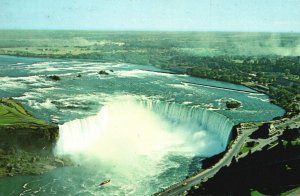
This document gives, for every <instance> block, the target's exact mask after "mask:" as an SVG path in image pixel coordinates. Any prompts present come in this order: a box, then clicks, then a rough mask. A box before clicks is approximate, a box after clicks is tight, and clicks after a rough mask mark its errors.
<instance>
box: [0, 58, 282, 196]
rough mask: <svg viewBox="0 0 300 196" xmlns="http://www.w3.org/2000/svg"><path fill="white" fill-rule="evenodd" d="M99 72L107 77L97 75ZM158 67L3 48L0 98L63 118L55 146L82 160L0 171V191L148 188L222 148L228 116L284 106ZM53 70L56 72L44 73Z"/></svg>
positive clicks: (251, 115) (141, 191) (231, 120)
mask: <svg viewBox="0 0 300 196" xmlns="http://www.w3.org/2000/svg"><path fill="white" fill-rule="evenodd" d="M100 70H106V71H107V72H108V73H109V75H99V74H97V72H98V71H100ZM154 71H155V72H154ZM157 71H161V70H160V69H158V68H155V67H151V66H143V65H130V64H114V63H97V62H81V61H62V60H52V59H35V58H20V57H7V56H0V84H1V88H0V96H2V97H14V98H15V99H17V100H19V101H20V102H22V103H23V104H24V105H25V106H26V107H27V108H28V109H29V110H30V111H32V112H33V113H34V114H35V115H37V116H38V117H40V118H43V119H46V120H50V121H54V122H57V123H59V124H60V139H59V141H58V143H57V146H56V148H55V149H54V151H55V153H57V154H69V155H71V156H72V158H73V159H74V161H76V162H78V164H80V166H79V167H71V168H60V169H56V170H54V171H51V172H49V173H47V174H43V175H41V176H17V177H12V178H8V177H3V178H0V188H1V191H2V192H3V193H4V194H5V195H7V194H13V195H14V194H20V193H23V195H31V194H37V195H62V194H63V195H68V194H69V195H76V194H77V195H149V194H151V193H154V192H156V191H158V190H159V189H160V188H163V187H166V186H169V185H171V184H173V183H175V182H177V181H179V180H180V179H183V178H184V176H186V175H188V174H191V173H192V172H194V171H195V170H197V169H198V168H199V167H200V160H201V159H202V157H207V156H211V155H213V154H216V153H218V152H221V151H222V150H224V148H225V146H226V143H227V140H228V137H229V135H230V129H231V127H232V126H233V124H236V123H239V122H243V121H264V120H270V119H272V118H274V117H275V116H279V115H282V114H283V112H284V111H283V110H282V109H281V108H279V107H277V106H275V105H273V104H270V103H269V101H268V97H267V96H265V95H259V94H256V93H255V92H254V93H251V94H249V93H241V92H233V91H228V90H221V89H214V88H207V87H200V86H191V85H186V84H183V83H182V82H194V83H201V84H207V85H214V86H220V87H227V88H234V89H239V90H249V89H248V88H246V87H243V86H239V85H234V84H229V83H223V82H217V81H212V80H206V79H200V78H193V77H189V76H186V75H172V74H167V73H158V72H157ZM54 74H55V75H58V76H60V77H61V79H62V80H61V81H57V82H55V81H52V80H50V79H48V78H47V77H46V76H48V75H54ZM78 74H81V76H82V77H77V76H78ZM226 100H237V101H240V102H241V103H242V107H241V108H239V109H236V110H225V101H226ZM106 179H111V183H110V184H109V185H108V186H105V187H99V186H97V185H98V184H99V182H101V181H103V180H106ZM24 184H26V186H23V185H24ZM2 189H3V190H2Z"/></svg>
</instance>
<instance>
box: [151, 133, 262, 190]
mask: <svg viewBox="0 0 300 196" xmlns="http://www.w3.org/2000/svg"><path fill="white" fill-rule="evenodd" d="M255 130H257V129H256V128H253V129H243V131H242V134H240V135H239V136H238V137H237V138H236V139H235V141H234V142H233V144H232V146H231V148H230V149H229V150H228V151H227V152H226V154H225V155H224V157H223V158H222V159H221V160H220V161H219V162H218V163H216V164H215V165H214V166H212V167H211V168H209V169H206V170H204V171H203V172H201V173H199V174H197V175H195V176H192V177H190V178H188V179H186V180H184V181H182V182H180V183H177V184H175V185H172V186H171V187H169V188H167V189H166V190H164V191H163V192H161V193H159V194H157V195H160V196H164V195H168V196H169V195H170V196H175V195H180V194H181V193H183V192H184V191H186V190H189V189H190V188H191V187H193V186H195V185H199V184H200V183H201V182H204V181H206V180H207V179H209V178H211V177H213V176H214V175H215V174H216V173H217V172H218V171H219V170H220V169H221V168H222V167H224V166H225V165H230V163H231V161H232V158H233V157H235V156H237V155H238V153H239V152H240V149H241V147H242V145H243V144H244V142H245V140H246V139H247V138H248V136H249V135H250V134H251V133H252V132H254V131H255Z"/></svg>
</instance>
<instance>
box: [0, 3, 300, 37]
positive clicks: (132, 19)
mask: <svg viewBox="0 0 300 196" xmlns="http://www.w3.org/2000/svg"><path fill="white" fill-rule="evenodd" d="M0 29H91V30H154V31H157V30H161V31H272V32H292V31H293V32H300V0H0Z"/></svg>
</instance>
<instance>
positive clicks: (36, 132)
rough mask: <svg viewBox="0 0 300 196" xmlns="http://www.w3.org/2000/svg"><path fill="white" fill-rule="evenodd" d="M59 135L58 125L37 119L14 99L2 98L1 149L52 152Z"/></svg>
mask: <svg viewBox="0 0 300 196" xmlns="http://www.w3.org/2000/svg"><path fill="white" fill-rule="evenodd" d="M58 134H59V128H58V126H57V125H55V124H51V123H48V122H46V121H43V120H40V119H37V118H35V117H34V116H32V115H31V114H30V112H28V111H27V110H26V109H25V108H24V107H23V106H22V105H21V104H19V103H18V102H16V101H15V100H13V99H4V98H0V148H2V149H7V148H11V147H13V148H20V149H23V150H27V151H39V150H42V149H43V150H45V149H48V150H50V149H51V148H52V145H53V144H54V143H55V141H56V139H57V138H58Z"/></svg>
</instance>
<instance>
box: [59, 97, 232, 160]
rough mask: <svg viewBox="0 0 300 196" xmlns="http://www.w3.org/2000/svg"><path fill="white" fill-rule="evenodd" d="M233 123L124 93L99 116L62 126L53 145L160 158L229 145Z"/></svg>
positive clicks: (200, 110)
mask: <svg viewBox="0 0 300 196" xmlns="http://www.w3.org/2000/svg"><path fill="white" fill-rule="evenodd" d="M232 127H233V122H232V121H230V120H229V119H228V118H227V117H225V116H223V115H221V114H219V113H216V112H213V111H209V110H206V109H203V108H199V107H190V106H186V105H181V104H178V103H174V102H172V103H169V102H164V101H159V100H149V99H136V98H134V99H132V98H130V99H128V98H126V99H125V100H124V99H120V100H116V101H113V102H111V103H108V104H107V105H105V106H103V107H102V109H101V110H100V112H99V113H98V114H97V115H95V116H90V117H87V118H85V119H78V120H73V121H71V122H67V123H65V124H63V125H60V139H59V140H58V143H57V146H56V149H55V150H56V152H57V153H60V154H65V153H68V154H72V153H73V154H74V153H81V154H89V153H90V154H93V155H101V157H100V158H101V159H111V158H112V156H114V155H115V156H116V157H120V156H121V157H122V156H123V155H122V153H123V151H124V148H126V151H127V153H129V154H130V153H132V154H137V155H150V154H152V155H154V154H155V156H157V157H162V156H164V155H165V154H166V153H167V152H168V151H189V152H191V153H194V154H196V153H200V154H202V155H205V156H209V155H213V154H216V153H218V152H220V151H222V150H224V149H225V147H226V145H227V143H228V139H229V137H230V133H231V129H232ZM187 149H188V150H187ZM152 155H151V156H152ZM125 158H126V157H125ZM113 159H115V157H114V158H113ZM128 161H133V160H128Z"/></svg>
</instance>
